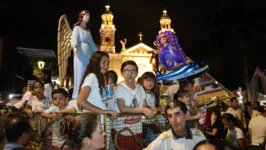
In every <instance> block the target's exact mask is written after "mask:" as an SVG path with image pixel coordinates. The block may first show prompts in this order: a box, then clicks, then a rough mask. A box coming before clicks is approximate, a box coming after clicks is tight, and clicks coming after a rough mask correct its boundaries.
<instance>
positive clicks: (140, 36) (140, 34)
mask: <svg viewBox="0 0 266 150" xmlns="http://www.w3.org/2000/svg"><path fill="white" fill-rule="evenodd" d="M138 36H139V40H140V41H142V36H143V34H142V33H141V32H140V33H139V34H138Z"/></svg>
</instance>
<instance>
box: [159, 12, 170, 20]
mask: <svg viewBox="0 0 266 150" xmlns="http://www.w3.org/2000/svg"><path fill="white" fill-rule="evenodd" d="M161 20H171V19H170V17H169V16H168V15H167V10H163V16H162V17H161Z"/></svg>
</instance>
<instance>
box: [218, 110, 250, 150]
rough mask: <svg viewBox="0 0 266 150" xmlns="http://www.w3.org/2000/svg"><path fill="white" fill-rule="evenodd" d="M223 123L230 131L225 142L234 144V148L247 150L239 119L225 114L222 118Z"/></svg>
mask: <svg viewBox="0 0 266 150" xmlns="http://www.w3.org/2000/svg"><path fill="white" fill-rule="evenodd" d="M222 122H223V124H224V126H225V128H227V129H228V130H227V135H226V138H225V140H226V141H227V142H229V143H230V144H232V146H234V147H236V148H239V149H241V150H245V148H246V145H245V141H244V134H243V131H242V130H241V129H240V128H239V127H237V122H238V121H237V118H235V117H234V116H233V115H232V114H229V113H225V114H223V116H222Z"/></svg>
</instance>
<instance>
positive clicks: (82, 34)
mask: <svg viewBox="0 0 266 150" xmlns="http://www.w3.org/2000/svg"><path fill="white" fill-rule="evenodd" d="M89 19H90V13H89V11H88V10H82V11H81V12H80V13H79V17H78V22H77V23H75V24H74V29H73V31H72V29H71V27H70V26H69V23H68V20H67V17H66V15H63V16H61V17H60V19H59V23H58V39H57V41H58V66H59V80H60V84H61V85H63V82H64V79H65V76H66V72H67V65H68V57H69V56H70V54H71V50H73V53H74V64H73V66H74V90H73V94H72V99H77V98H78V91H79V87H80V84H81V80H82V78H83V75H84V73H85V70H86V68H87V65H88V63H89V60H90V58H91V55H92V54H93V53H94V52H96V51H97V50H98V49H97V47H96V45H95V43H94V41H93V38H92V35H91V33H90V31H89V29H88V28H87V24H88V22H89Z"/></svg>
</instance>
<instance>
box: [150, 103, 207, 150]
mask: <svg viewBox="0 0 266 150" xmlns="http://www.w3.org/2000/svg"><path fill="white" fill-rule="evenodd" d="M165 114H166V116H167V119H168V121H169V123H170V125H171V129H170V130H168V131H166V132H163V133H162V134H160V135H159V136H158V137H157V139H155V140H154V141H153V142H152V143H151V144H150V145H149V146H148V147H147V148H146V149H145V150H174V149H177V150H192V149H193V148H194V146H195V145H196V144H197V143H199V142H200V141H203V140H205V139H206V137H205V136H204V134H203V133H202V132H201V131H200V130H198V129H195V128H188V127H187V126H186V121H187V118H188V117H189V113H188V110H187V107H186V105H185V104H184V103H183V102H180V101H174V102H170V103H169V104H168V105H167V106H166V107H165Z"/></svg>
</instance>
